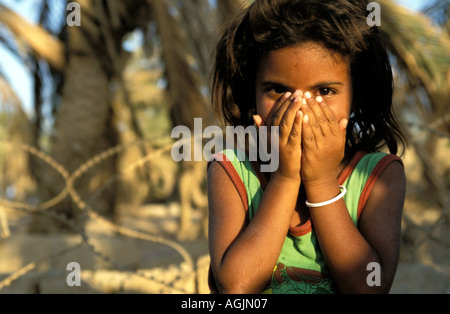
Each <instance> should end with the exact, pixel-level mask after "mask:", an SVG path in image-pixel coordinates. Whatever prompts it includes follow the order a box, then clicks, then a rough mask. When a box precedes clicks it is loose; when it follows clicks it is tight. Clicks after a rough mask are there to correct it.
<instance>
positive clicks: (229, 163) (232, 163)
mask: <svg viewBox="0 0 450 314" xmlns="http://www.w3.org/2000/svg"><path fill="white" fill-rule="evenodd" d="M213 161H217V162H218V163H219V165H221V166H222V167H223V169H224V170H225V172H226V173H227V174H228V176H229V178H230V180H231V182H233V184H234V186H235V188H236V190H237V192H238V193H239V196H240V198H241V200H242V204H243V205H244V208H245V211H247V210H248V197H247V189H246V188H245V184H244V181H243V180H242V171H240V172H241V174H239V173H238V171H237V169H240V168H241V167H236V162H237V161H238V159H237V155H236V154H235V152H234V151H233V150H229V149H228V150H223V151H221V152H219V153H217V154H214V155H213V156H212V159H211V160H210V161H209V162H208V166H207V167H209V166H210V164H211V163H212V162H213Z"/></svg>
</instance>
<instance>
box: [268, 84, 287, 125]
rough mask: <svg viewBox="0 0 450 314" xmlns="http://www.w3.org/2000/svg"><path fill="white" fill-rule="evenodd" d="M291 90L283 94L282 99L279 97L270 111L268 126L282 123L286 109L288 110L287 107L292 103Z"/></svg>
mask: <svg viewBox="0 0 450 314" xmlns="http://www.w3.org/2000/svg"><path fill="white" fill-rule="evenodd" d="M291 96H292V93H291V92H287V93H285V94H284V95H283V96H281V98H280V99H278V100H277V101H276V102H275V104H274V106H273V108H272V112H271V113H269V118H268V126H269V127H270V126H278V125H280V122H281V119H282V118H283V115H284V111H285V110H286V107H287V106H288V105H289V104H290V103H291Z"/></svg>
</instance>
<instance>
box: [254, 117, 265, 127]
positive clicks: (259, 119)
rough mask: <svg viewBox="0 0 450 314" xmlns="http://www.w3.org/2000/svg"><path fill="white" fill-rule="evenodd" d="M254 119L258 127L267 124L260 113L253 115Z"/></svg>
mask: <svg viewBox="0 0 450 314" xmlns="http://www.w3.org/2000/svg"><path fill="white" fill-rule="evenodd" d="M253 121H254V122H255V125H256V126H257V127H258V128H259V127H261V126H264V125H266V124H265V123H264V120H263V118H262V117H261V116H260V115H254V116H253Z"/></svg>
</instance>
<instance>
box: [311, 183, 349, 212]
mask: <svg viewBox="0 0 450 314" xmlns="http://www.w3.org/2000/svg"><path fill="white" fill-rule="evenodd" d="M339 188H341V190H342V191H341V193H339V195H338V196H336V197H334V198H332V199H331V200H329V201H325V202H322V203H310V202H308V201H306V202H305V203H306V206H308V207H322V206H325V205H329V204H332V203H334V202H336V201H338V200H340V199H341V198H343V197H344V195H345V194H346V193H347V189H346V188H345V186H343V185H340V186H339Z"/></svg>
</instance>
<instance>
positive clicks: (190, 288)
mask: <svg viewBox="0 0 450 314" xmlns="http://www.w3.org/2000/svg"><path fill="white" fill-rule="evenodd" d="M166 140H167V142H168V144H166V145H164V146H163V147H160V148H159V149H156V150H154V151H152V152H151V153H149V154H147V155H145V156H144V157H142V158H140V159H139V160H136V161H135V162H134V163H132V164H130V165H128V166H127V167H126V169H122V170H120V171H119V172H118V173H116V174H115V175H114V176H113V177H111V178H110V179H109V180H108V181H107V182H105V183H104V184H103V185H102V187H101V188H99V189H97V190H96V192H95V193H94V195H92V197H91V198H90V199H94V198H95V197H96V195H98V194H100V193H101V192H102V190H104V189H106V188H107V187H108V185H110V184H111V183H112V182H114V181H115V180H118V179H119V178H120V177H121V176H122V175H124V174H126V173H127V172H129V171H133V170H135V169H136V168H138V167H141V166H143V165H144V164H146V163H148V162H150V161H153V160H155V159H157V158H158V157H160V156H161V155H162V154H164V153H167V152H168V151H170V149H171V148H172V145H173V143H172V142H171V139H170V138H167V139H166ZM153 141H154V139H152V140H140V141H136V142H133V143H128V144H123V145H118V146H116V147H113V148H110V149H108V150H106V151H104V152H102V153H100V154H97V155H96V156H94V157H92V158H91V159H89V160H88V161H86V162H85V163H83V164H82V165H81V166H80V167H79V168H78V169H77V170H75V171H74V172H73V173H69V172H68V171H67V170H66V169H65V168H64V166H62V165H61V164H59V163H58V162H57V161H55V160H54V159H53V158H52V157H50V156H49V155H47V154H45V153H43V152H42V151H40V150H37V149H36V148H34V147H31V146H29V145H26V144H22V143H13V142H10V141H3V144H4V145H9V146H12V147H14V148H15V149H19V150H22V151H25V152H27V153H28V154H30V155H32V156H34V157H36V158H38V159H40V160H41V161H43V162H45V163H46V164H48V165H49V166H50V167H51V168H52V169H54V170H55V171H57V173H58V174H59V175H60V176H61V177H62V178H63V179H64V188H63V189H62V191H61V192H60V193H59V194H58V195H56V196H55V197H53V198H52V199H50V200H48V201H45V202H43V203H41V204H37V205H31V204H29V203H24V202H16V201H11V200H8V199H6V198H0V208H2V209H3V210H4V209H9V210H14V211H20V212H22V213H26V214H30V215H36V214H37V215H43V216H47V217H50V218H52V219H55V220H57V221H59V222H62V223H63V224H64V225H66V226H67V227H69V228H70V229H71V230H72V231H73V232H75V233H76V234H78V235H79V236H80V241H79V243H77V244H76V245H67V247H64V248H63V249H61V250H60V251H58V252H55V253H52V254H50V255H48V256H45V257H43V258H40V259H37V260H35V261H33V262H31V263H28V264H27V265H25V266H24V267H21V268H20V269H18V270H17V271H15V272H14V273H12V274H10V275H8V276H7V277H6V278H4V279H3V280H1V281H0V293H1V291H2V290H3V289H5V288H6V287H8V286H10V285H11V284H12V283H13V282H14V281H16V280H18V279H19V278H20V277H22V276H24V275H25V274H27V273H29V272H31V271H33V270H36V268H37V266H38V265H39V264H42V263H44V262H45V261H48V260H51V259H57V258H59V257H61V256H63V255H65V254H67V253H68V252H71V251H72V252H73V251H74V250H76V249H78V248H80V246H83V247H86V248H88V249H89V251H90V253H91V254H93V255H94V256H96V257H97V258H99V259H100V260H102V261H103V262H105V263H107V264H109V265H110V266H111V267H112V268H113V269H115V270H118V271H121V272H125V273H127V274H128V275H129V277H130V276H139V277H141V278H143V279H146V280H147V281H148V283H147V284H148V285H159V286H160V287H161V288H160V291H158V290H156V291H155V292H161V291H166V292H167V291H171V292H175V293H198V292H199V291H198V289H199V288H198V285H197V283H196V280H197V279H196V276H197V275H196V272H197V269H196V268H197V265H196V263H195V262H194V260H193V258H192V257H191V255H190V253H189V252H188V251H187V250H186V249H185V248H184V247H183V246H182V245H181V244H180V243H178V242H177V241H175V240H173V239H169V238H168V237H166V236H161V235H155V234H151V233H147V232H144V231H142V230H137V229H134V228H132V227H125V226H121V225H119V224H118V223H114V222H112V221H110V220H108V219H107V218H105V217H103V216H102V215H100V214H99V213H97V212H96V211H95V209H94V208H92V207H91V205H90V204H89V203H90V202H89V200H88V201H85V200H83V199H82V198H81V197H80V195H79V194H78V192H77V191H76V189H75V188H74V183H75V181H76V180H77V179H78V178H80V177H81V176H82V175H83V174H85V173H86V172H87V171H88V170H90V169H92V168H95V167H96V166H97V165H98V164H100V163H101V162H103V161H104V160H105V159H108V158H111V157H113V156H115V155H117V154H119V153H121V152H123V151H124V150H126V149H128V148H130V147H133V146H139V145H144V144H148V143H150V142H153ZM67 197H69V198H70V199H71V200H72V201H73V202H74V203H75V204H76V206H77V210H79V211H81V212H82V213H83V214H84V215H86V216H87V217H88V220H91V221H95V222H97V223H100V224H102V225H103V226H104V227H105V228H107V229H109V231H110V233H111V234H113V235H114V236H117V235H120V236H121V237H127V238H132V239H139V240H143V241H149V242H153V243H159V244H161V245H164V246H167V247H169V248H170V249H172V250H174V251H175V252H177V253H178V254H179V256H180V257H181V258H182V262H181V263H180V265H181V266H180V268H179V271H178V274H177V275H176V276H174V277H173V278H172V279H171V280H170V281H167V279H166V278H158V275H157V274H152V272H149V271H148V270H131V271H130V269H129V267H128V266H124V265H121V264H120V263H119V262H117V261H115V260H114V259H113V258H112V257H111V256H108V254H105V253H104V252H102V249H101V247H99V245H98V244H96V243H95V241H93V240H92V235H90V234H89V232H87V230H86V228H84V226H85V225H86V222H85V223H84V224H79V223H76V222H75V220H70V219H67V218H66V217H65V216H64V215H62V214H58V213H55V212H53V211H51V210H50V209H51V208H52V207H54V206H55V205H57V204H58V203H60V202H62V201H63V200H65V199H66V198H67ZM0 210H1V209H0ZM4 241H7V240H4ZM124 254H126V252H124ZM162 266H167V265H162ZM188 279H189V280H190V282H191V283H192V284H190V285H189V284H188V285H187V287H183V286H180V284H177V282H178V283H179V282H186V280H188ZM144 284H145V283H144Z"/></svg>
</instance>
